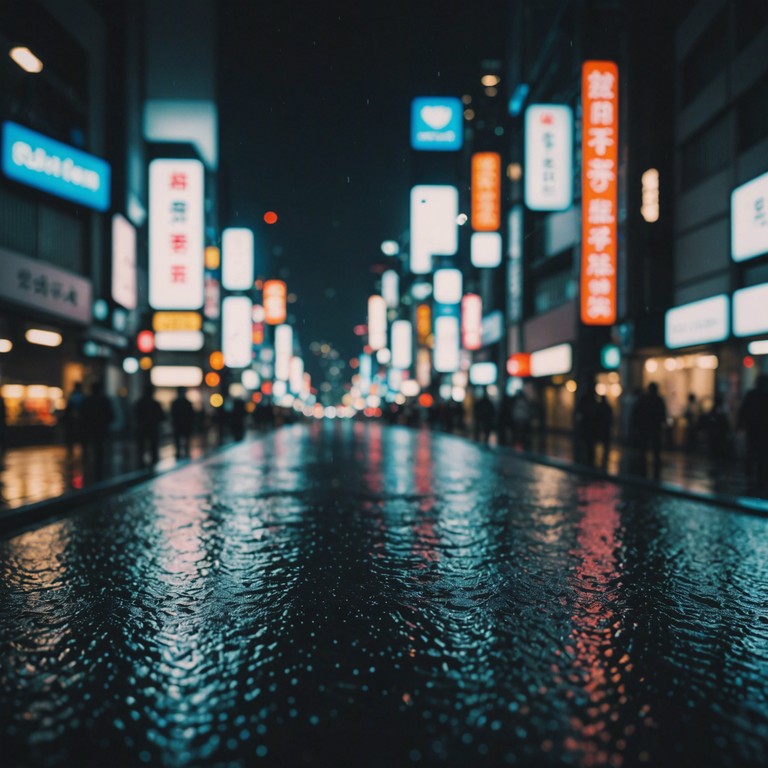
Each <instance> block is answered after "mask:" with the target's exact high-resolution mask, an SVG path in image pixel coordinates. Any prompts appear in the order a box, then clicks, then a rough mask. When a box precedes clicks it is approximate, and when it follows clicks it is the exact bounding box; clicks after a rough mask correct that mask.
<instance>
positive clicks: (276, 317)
mask: <svg viewBox="0 0 768 768" xmlns="http://www.w3.org/2000/svg"><path fill="white" fill-rule="evenodd" d="M287 296H288V289H287V287H286V285H285V283H284V282H283V281H282V280H266V281H265V282H264V288H263V299H264V322H265V323H267V325H281V324H282V323H284V322H285V318H286V313H287V310H286V301H287Z"/></svg>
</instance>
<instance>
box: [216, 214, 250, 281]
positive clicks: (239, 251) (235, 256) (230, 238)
mask: <svg viewBox="0 0 768 768" xmlns="http://www.w3.org/2000/svg"><path fill="white" fill-rule="evenodd" d="M253 277H254V275H253V232H251V230H250V229H244V228H242V227H229V228H227V229H225V230H224V231H223V232H222V234H221V284H222V286H223V287H224V289H225V290H227V291H248V290H250V289H251V288H253Z"/></svg>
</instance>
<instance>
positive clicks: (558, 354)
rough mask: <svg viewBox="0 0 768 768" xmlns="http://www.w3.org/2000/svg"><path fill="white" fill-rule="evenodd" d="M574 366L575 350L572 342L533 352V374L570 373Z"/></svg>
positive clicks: (554, 374) (553, 374)
mask: <svg viewBox="0 0 768 768" xmlns="http://www.w3.org/2000/svg"><path fill="white" fill-rule="evenodd" d="M572 366H573V351H572V349H571V345H570V344H558V345H557V346H554V347H547V348H546V349H540V350H538V351H537V352H531V376H557V375H559V374H562V373H569V372H570V370H571V367H572Z"/></svg>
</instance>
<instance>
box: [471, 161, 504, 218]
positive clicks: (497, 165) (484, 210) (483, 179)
mask: <svg viewBox="0 0 768 768" xmlns="http://www.w3.org/2000/svg"><path fill="white" fill-rule="evenodd" d="M471 193H472V194H471V197H472V201H471V202H472V211H471V213H472V229H473V230H475V232H494V231H496V230H497V229H498V228H499V227H500V226H501V155H499V154H498V153H497V152H476V153H475V154H474V155H472V188H471Z"/></svg>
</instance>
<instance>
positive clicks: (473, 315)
mask: <svg viewBox="0 0 768 768" xmlns="http://www.w3.org/2000/svg"><path fill="white" fill-rule="evenodd" d="M482 345H483V300H482V298H481V297H480V296H479V295H478V294H476V293H468V294H466V295H465V296H464V298H463V299H462V300H461V346H462V347H464V349H469V350H475V349H480V347H482Z"/></svg>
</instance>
